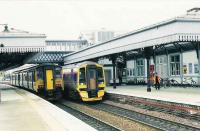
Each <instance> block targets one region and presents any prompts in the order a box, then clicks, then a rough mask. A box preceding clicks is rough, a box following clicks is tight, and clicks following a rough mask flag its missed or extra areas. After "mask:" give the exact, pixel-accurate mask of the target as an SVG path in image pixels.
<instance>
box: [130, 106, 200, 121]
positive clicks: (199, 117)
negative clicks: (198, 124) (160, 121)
mask: <svg viewBox="0 0 200 131" xmlns="http://www.w3.org/2000/svg"><path fill="white" fill-rule="evenodd" d="M133 106H134V107H137V108H141V109H145V110H149V111H157V112H162V113H167V114H171V115H174V116H178V117H181V118H185V119H190V120H194V121H200V115H198V114H196V113H194V114H193V113H189V112H186V111H181V110H173V109H167V108H162V107H155V106H151V105H145V104H133Z"/></svg>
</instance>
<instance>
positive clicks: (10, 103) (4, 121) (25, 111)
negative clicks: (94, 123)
mask: <svg viewBox="0 0 200 131" xmlns="http://www.w3.org/2000/svg"><path fill="white" fill-rule="evenodd" d="M0 91H1V102H0V131H78V130H81V131H94V130H95V129H94V128H92V127H90V126H89V125H87V124H85V123H84V122H82V121H81V120H79V119H77V118H75V117H74V116H72V115H70V114H68V113H67V112H65V111H63V110H62V109H60V108H58V107H56V106H55V105H53V104H51V103H50V102H48V101H46V100H44V99H42V98H40V97H38V96H36V95H35V94H32V93H30V92H28V91H25V90H23V89H19V88H15V87H13V86H10V85H5V84H0Z"/></svg>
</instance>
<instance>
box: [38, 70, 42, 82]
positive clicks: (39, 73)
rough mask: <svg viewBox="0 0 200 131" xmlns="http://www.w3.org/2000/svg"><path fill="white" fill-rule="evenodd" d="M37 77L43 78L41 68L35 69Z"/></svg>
mask: <svg viewBox="0 0 200 131" xmlns="http://www.w3.org/2000/svg"><path fill="white" fill-rule="evenodd" d="M37 79H38V80H43V71H42V69H38V70H37Z"/></svg>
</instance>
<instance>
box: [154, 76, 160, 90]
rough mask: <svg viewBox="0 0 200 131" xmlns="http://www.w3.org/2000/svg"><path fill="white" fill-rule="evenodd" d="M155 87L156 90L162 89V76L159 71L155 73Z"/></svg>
mask: <svg viewBox="0 0 200 131" xmlns="http://www.w3.org/2000/svg"><path fill="white" fill-rule="evenodd" d="M155 88H156V90H160V77H159V76H158V74H157V73H155Z"/></svg>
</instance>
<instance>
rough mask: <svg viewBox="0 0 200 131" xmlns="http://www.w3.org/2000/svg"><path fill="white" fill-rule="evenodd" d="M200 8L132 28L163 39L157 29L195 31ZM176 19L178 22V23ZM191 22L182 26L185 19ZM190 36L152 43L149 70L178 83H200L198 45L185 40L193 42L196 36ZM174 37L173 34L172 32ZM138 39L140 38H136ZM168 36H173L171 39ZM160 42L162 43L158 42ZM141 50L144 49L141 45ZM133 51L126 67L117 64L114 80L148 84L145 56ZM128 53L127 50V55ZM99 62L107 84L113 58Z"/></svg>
mask: <svg viewBox="0 0 200 131" xmlns="http://www.w3.org/2000/svg"><path fill="white" fill-rule="evenodd" d="M199 19H200V9H199V8H194V9H191V10H188V11H187V14H186V15H183V16H179V17H176V18H173V19H170V20H167V21H163V22H160V23H157V24H154V25H152V26H149V27H145V28H142V29H139V30H138V31H135V32H134V33H135V34H137V33H140V32H145V33H144V35H147V37H149V36H151V35H152V34H149V33H148V32H149V31H153V33H155V34H156V35H157V36H159V37H160V38H162V36H163V35H166V34H159V32H157V30H158V29H160V30H162V31H165V32H173V31H174V30H176V29H178V31H179V33H185V32H184V28H185V29H187V30H192V31H191V32H198V30H200V24H199V23H198V22H199V21H198V20H199ZM177 21H178V22H179V23H177ZM185 21H186V22H190V21H192V22H191V23H190V25H189V26H188V27H185V26H184V22H185ZM190 35H191V36H189V37H185V36H184V37H183V38H179V39H182V40H183V42H179V43H178V42H177V43H172V44H168V45H164V46H161V45H160V46H159V45H157V46H153V48H154V50H157V51H156V53H155V56H154V57H152V56H151V58H150V73H157V74H158V75H159V76H160V77H161V78H163V79H167V78H169V79H174V80H176V82H177V83H178V84H184V82H188V83H190V82H191V80H193V81H195V83H196V84H197V85H199V84H200V80H199V78H200V72H199V61H198V54H199V47H197V46H195V45H194V44H193V43H192V42H184V39H187V40H190V39H191V41H193V39H197V38H195V37H194V36H193V34H192V33H191V34H190ZM174 36H175V37H176V34H174ZM137 39H139V38H137ZM169 39H173V38H170V36H169ZM160 43H161V42H160ZM140 50H143V48H141V49H140ZM131 53H132V54H133V55H132V56H131V57H129V58H128V59H127V60H126V63H124V64H125V65H126V66H125V68H124V69H123V71H120V70H121V69H118V68H117V67H116V73H115V74H116V78H117V79H116V82H117V83H118V82H119V77H123V83H126V84H146V83H147V77H146V76H147V60H146V58H145V57H144V55H134V51H132V52H129V54H131ZM127 54H128V53H126V55H127ZM98 62H99V63H100V64H103V65H104V66H105V74H106V81H107V83H108V84H109V83H110V84H112V83H113V67H112V61H110V60H109V59H100V60H99V61H98ZM119 75H121V76H119Z"/></svg>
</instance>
